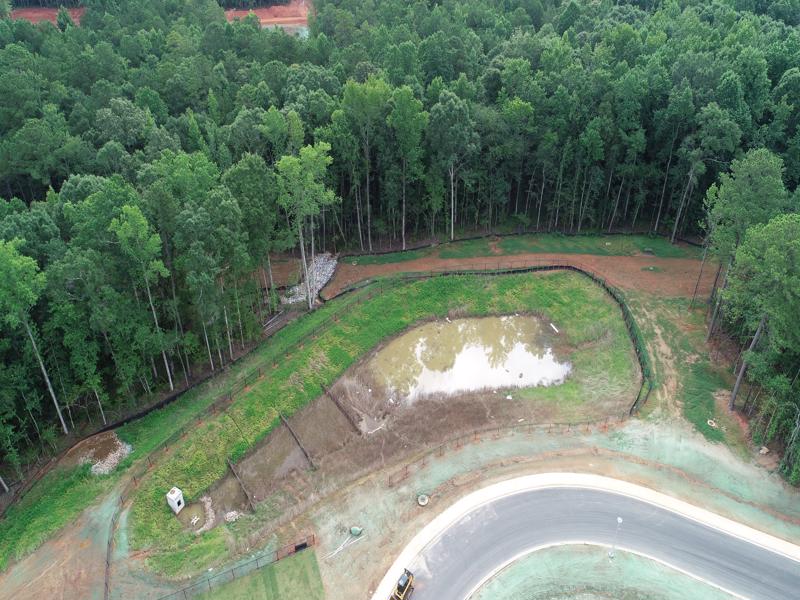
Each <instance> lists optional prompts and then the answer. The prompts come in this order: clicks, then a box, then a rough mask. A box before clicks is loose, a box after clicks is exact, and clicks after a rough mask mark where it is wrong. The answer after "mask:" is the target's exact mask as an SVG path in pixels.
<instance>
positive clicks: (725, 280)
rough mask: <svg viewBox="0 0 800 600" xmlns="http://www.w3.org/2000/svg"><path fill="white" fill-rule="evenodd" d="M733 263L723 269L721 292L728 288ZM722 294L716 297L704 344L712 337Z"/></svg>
mask: <svg viewBox="0 0 800 600" xmlns="http://www.w3.org/2000/svg"><path fill="white" fill-rule="evenodd" d="M732 262H733V258H731V259H730V260H729V261H728V266H727V268H726V269H725V277H724V278H723V280H722V292H724V291H725V288H727V287H728V273H729V272H730V269H731V263H732ZM722 292H720V293H719V294H718V295H717V301H716V303H715V304H714V313H713V314H712V315H711V323H710V324H709V326H708V334H707V335H706V342H707V341H708V340H710V339H711V336H712V335H714V328H715V327H716V325H717V317H718V316H719V311H720V307H721V306H722Z"/></svg>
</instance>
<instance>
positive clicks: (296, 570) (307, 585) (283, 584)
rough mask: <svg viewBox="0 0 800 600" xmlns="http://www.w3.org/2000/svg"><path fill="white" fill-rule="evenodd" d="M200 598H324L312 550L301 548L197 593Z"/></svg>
mask: <svg viewBox="0 0 800 600" xmlns="http://www.w3.org/2000/svg"><path fill="white" fill-rule="evenodd" d="M195 598H201V599H202V600H251V599H252V598H260V599H261V600H325V590H324V589H323V587H322V578H321V577H320V574H319V565H317V559H316V556H315V555H314V551H313V550H304V551H303V552H299V553H298V554H294V555H292V556H289V557H288V558H284V559H283V560H280V561H278V562H276V563H273V564H271V565H269V566H266V567H263V568H261V569H258V570H257V571H253V572H252V573H249V574H248V575H245V576H244V577H240V578H239V579H235V580H233V581H231V582H230V583H226V584H225V585H221V586H219V587H216V588H212V590H211V591H210V592H206V593H204V594H199V595H197V596H195Z"/></svg>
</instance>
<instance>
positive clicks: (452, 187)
mask: <svg viewBox="0 0 800 600" xmlns="http://www.w3.org/2000/svg"><path fill="white" fill-rule="evenodd" d="M447 172H448V174H449V175H450V241H451V242H452V241H453V240H454V239H455V237H456V191H455V185H454V183H453V182H454V180H455V176H456V168H455V165H453V164H452V163H451V164H450V166H449V167H448V169H447Z"/></svg>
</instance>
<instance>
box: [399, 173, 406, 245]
mask: <svg viewBox="0 0 800 600" xmlns="http://www.w3.org/2000/svg"><path fill="white" fill-rule="evenodd" d="M406 162H407V161H406V159H403V212H402V216H401V217H400V237H401V238H402V240H403V250H405V249H406Z"/></svg>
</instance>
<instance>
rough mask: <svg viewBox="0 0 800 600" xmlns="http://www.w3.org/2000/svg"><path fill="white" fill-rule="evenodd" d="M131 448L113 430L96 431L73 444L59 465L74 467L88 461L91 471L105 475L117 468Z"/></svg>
mask: <svg viewBox="0 0 800 600" xmlns="http://www.w3.org/2000/svg"><path fill="white" fill-rule="evenodd" d="M131 450H132V448H131V447H130V445H129V444H126V443H124V442H122V441H121V440H120V439H119V438H118V437H117V434H116V432H114V431H106V432H104V433H98V434H97V435H93V436H92V437H90V438H87V439H85V440H83V441H82V442H80V443H79V444H77V445H75V446H73V447H72V448H71V449H70V450H69V452H67V454H66V455H65V456H64V458H63V459H62V460H61V466H64V467H74V466H75V465H82V464H86V463H90V464H91V465H92V473H94V474H95V475H107V474H109V473H111V472H112V471H113V470H114V469H116V468H117V465H118V464H119V463H120V462H121V461H122V459H124V458H125V457H126V456H128V454H130V453H131Z"/></svg>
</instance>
